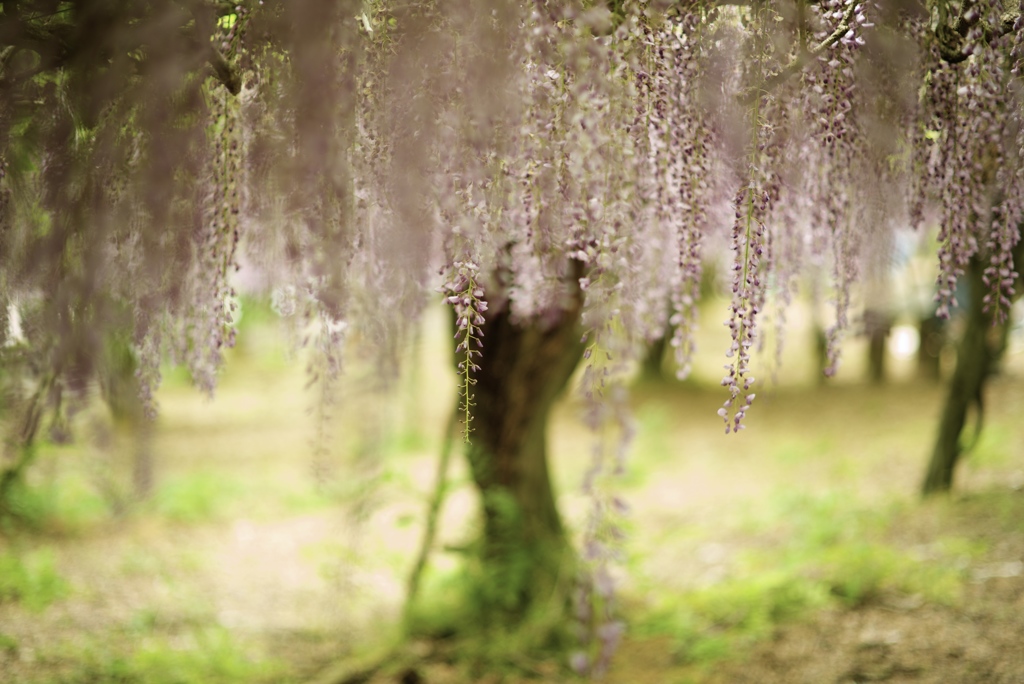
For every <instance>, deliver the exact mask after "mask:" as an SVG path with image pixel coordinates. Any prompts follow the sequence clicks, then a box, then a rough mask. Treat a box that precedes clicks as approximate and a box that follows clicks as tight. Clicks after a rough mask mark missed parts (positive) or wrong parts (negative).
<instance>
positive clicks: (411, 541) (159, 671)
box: [0, 315, 1024, 684]
mask: <svg viewBox="0 0 1024 684" xmlns="http://www.w3.org/2000/svg"><path fill="white" fill-rule="evenodd" d="M248 325H249V328H248V329H247V330H246V329H244V330H243V332H242V335H241V347H240V348H239V349H238V350H237V351H236V353H234V355H233V356H232V358H231V359H230V362H229V364H228V367H227V369H226V371H225V374H224V377H223V378H222V383H221V386H220V388H219V390H218V396H217V398H216V400H215V401H213V402H210V401H207V400H205V399H203V398H202V397H199V396H197V394H196V393H195V391H194V390H192V389H191V388H190V387H188V385H187V382H186V381H184V380H183V379H182V378H181V377H180V376H179V375H176V374H173V373H172V374H170V377H169V378H168V381H167V383H166V385H165V387H164V389H163V390H162V392H161V395H160V402H161V416H160V419H159V422H158V424H157V426H156V430H155V434H154V435H153V438H152V443H151V448H152V450H153V454H154V457H155V463H156V487H155V490H154V492H153V495H152V496H151V498H150V499H149V500H148V501H146V502H143V503H138V504H133V503H131V495H130V487H129V479H128V478H127V476H126V472H127V466H126V463H127V461H128V460H129V459H130V454H131V452H132V448H133V447H132V444H131V438H130V436H128V435H120V434H116V433H114V434H113V437H112V438H110V439H107V440H100V441H97V440H96V439H93V437H94V434H93V433H94V432H96V431H98V430H99V431H101V428H102V426H103V425H104V420H105V416H104V414H103V411H102V407H93V408H92V409H90V410H89V411H87V412H86V413H85V414H83V415H82V416H80V418H79V421H78V422H79V430H78V434H79V439H78V441H77V442H76V444H73V445H70V446H64V447H56V446H48V447H46V448H45V449H44V450H43V453H42V454H41V457H40V462H39V463H38V464H37V466H36V467H35V469H34V471H33V473H32V483H33V490H32V492H31V494H29V495H26V496H24V497H23V501H21V507H22V510H23V511H25V512H26V516H27V517H28V518H29V519H30V520H32V521H34V523H35V525H36V526H35V529H34V530H32V531H29V532H17V533H15V532H13V531H11V530H7V531H6V532H5V534H4V536H3V538H2V539H0V673H3V676H2V677H0V679H2V680H3V681H5V682H6V681H12V682H25V683H28V684H56V683H58V682H62V683H72V682H75V683H77V682H83V683H84V682H96V681H110V682H124V683H129V682H132V683H134V682H139V683H142V682H146V683H149V682H153V683H155V684H164V683H167V684H172V683H173V684H178V683H182V684H184V683H192V682H196V683H199V682H204V683H205V682H223V683H225V684H227V683H234V682H289V681H296V682H297V681H306V680H307V678H309V677H311V676H313V675H314V674H315V673H316V672H318V671H319V670H320V668H322V667H323V666H324V665H326V664H327V663H330V662H332V661H334V660H336V659H338V658H340V657H343V656H345V655H346V654H352V653H358V652H361V651H363V650H365V649H370V648H372V647H374V646H375V645H379V644H380V643H381V642H383V641H386V640H387V639H388V638H389V637H390V636H392V635H393V634H394V630H395V627H396V624H397V620H398V616H399V614H400V609H401V602H402V592H403V583H404V579H405V574H406V573H407V572H408V569H409V567H410V565H411V562H412V558H413V553H414V551H415V548H416V544H417V542H418V539H419V535H420V534H421V525H422V511H423V508H424V506H425V498H426V496H427V495H428V493H429V491H430V489H431V486H432V483H433V471H434V458H435V456H436V452H437V450H438V444H439V442H440V433H441V431H442V427H443V425H444V423H445V421H446V417H447V413H448V411H449V410H450V408H451V405H452V401H453V397H454V387H453V380H452V378H451V377H450V375H449V370H448V364H447V363H446V362H445V361H446V357H445V356H444V353H443V349H442V347H441V346H440V345H444V344H446V342H445V341H444V339H445V338H446V337H447V336H446V335H445V334H443V333H444V326H443V323H442V322H441V321H440V320H434V321H432V326H433V327H432V328H429V329H428V330H427V331H426V332H425V333H424V337H423V341H422V342H421V345H420V348H419V351H418V352H416V353H418V354H419V355H420V358H421V362H420V363H418V364H416V367H417V368H418V370H417V372H416V373H415V374H414V375H413V376H412V377H408V378H406V379H405V381H403V384H402V385H401V386H400V387H399V389H398V390H397V391H396V392H395V393H392V394H389V395H377V397H376V398H373V397H371V398H370V399H367V398H365V396H362V397H361V398H360V399H358V400H356V399H354V398H353V397H344V396H343V397H342V402H341V404H340V405H341V409H340V415H339V417H338V418H337V420H336V425H335V429H334V431H333V437H332V439H331V444H332V445H333V446H334V448H333V449H331V450H329V452H328V453H326V454H323V453H318V452H317V451H316V450H315V449H314V448H313V445H312V444H311V437H312V435H313V434H314V433H315V430H314V429H313V427H314V419H313V417H312V416H311V415H310V412H309V409H310V408H311V407H312V406H313V399H312V398H311V397H310V396H309V395H308V394H307V393H305V392H304V391H303V386H304V384H305V377H304V374H303V371H302V364H301V363H299V362H298V361H296V360H294V359H290V358H289V356H288V354H287V353H286V351H285V347H284V346H283V345H282V344H281V342H280V340H279V339H277V338H275V337H273V336H268V335H266V334H265V331H263V333H261V330H263V326H262V324H261V323H260V317H259V316H255V315H254V316H252V317H251V319H250V322H249V324H248ZM705 348H706V349H708V357H707V358H708V360H707V362H706V364H705V367H704V368H703V369H702V372H703V373H704V374H705V375H708V376H710V375H711V374H713V373H714V371H713V370H710V369H711V368H713V367H714V365H716V364H718V363H719V360H720V359H719V358H718V357H717V355H716V354H717V352H718V349H717V348H716V347H714V340H713V339H712V340H710V342H709V343H708V344H706V345H705ZM800 350H801V347H800V346H799V345H798V344H793V345H792V346H791V347H790V350H789V351H788V352H787V354H789V355H790V356H791V358H790V359H789V360H788V361H789V362H790V365H789V366H787V367H788V368H790V370H789V371H788V373H789V375H786V376H782V379H783V380H788V382H784V383H783V384H781V385H780V386H779V387H778V388H777V389H776V390H774V391H773V392H767V393H766V392H759V399H758V402H757V404H755V408H754V410H753V411H752V412H751V414H750V417H749V427H748V429H747V430H745V431H744V432H742V433H740V434H739V435H730V436H726V435H724V434H722V429H721V424H720V422H719V420H718V419H717V417H716V416H715V411H716V409H717V407H718V406H719V405H720V403H721V401H722V400H723V397H722V396H721V392H720V391H719V390H717V389H713V388H707V387H704V386H700V385H695V386H687V385H681V384H675V383H671V384H661V383H655V384H644V385H640V386H638V387H637V388H636V390H635V392H634V399H633V402H634V415H635V417H636V420H637V424H638V428H639V430H638V437H637V439H636V442H635V444H634V447H633V450H632V458H631V463H630V469H629V472H628V473H627V475H626V476H625V478H624V479H623V481H622V483H621V485H620V486H621V489H622V493H623V495H624V496H625V498H626V499H627V500H628V501H629V503H630V505H631V508H632V511H631V513H630V516H629V523H628V524H629V529H630V537H629V540H628V542H627V543H626V546H625V550H626V552H627V556H626V558H627V560H626V562H625V563H624V566H623V567H622V568H621V572H620V575H621V579H622V587H621V598H622V603H623V610H624V613H625V617H626V619H627V621H628V623H629V631H628V636H627V639H626V642H625V644H624V645H623V647H622V649H621V651H620V653H619V656H618V658H617V659H616V661H615V663H614V666H613V668H612V671H611V672H610V674H609V677H608V679H609V680H610V681H614V682H668V683H669V684H672V683H682V682H864V681H893V682H898V681H911V680H912V681H915V682H922V681H925V682H1000V681H1005V682H1011V681H1021V680H1024V656H1021V655H1020V648H1019V644H1020V643H1024V577H1022V575H1024V572H1022V570H1024V568H1022V565H1024V563H1022V562H1024V522H1022V521H1024V493H1022V492H1021V486H1022V485H1024V424H1022V423H1021V422H1020V419H1019V418H1020V416H1022V415H1024V386H1022V383H1021V381H1020V379H1019V378H1020V370H1019V366H1020V363H1019V358H1018V357H1014V358H1013V359H1012V361H1013V362H1012V363H1011V364H1010V365H1009V367H1008V369H1007V373H1006V374H1005V375H1004V376H1003V377H1002V378H1000V379H999V380H997V381H996V382H995V383H994V386H993V388H992V394H991V396H990V397H989V401H988V416H987V419H986V428H985V432H984V435H983V437H982V439H981V441H980V443H979V444H978V446H977V447H976V448H975V450H974V451H973V452H972V453H971V455H970V456H969V457H968V460H967V461H966V462H965V463H964V465H963V466H962V468H961V470H960V472H959V474H958V484H957V486H958V491H959V494H958V495H957V496H955V497H953V498H951V499H948V500H941V501H935V502H929V503H927V504H922V503H920V502H919V501H918V499H917V496H916V490H917V486H918V482H919V479H920V478H921V476H922V474H923V469H924V463H925V459H926V457H927V455H928V451H929V447H930V440H931V437H932V431H933V427H934V421H935V417H936V416H937V415H938V409H939V405H940V401H941V392H942V388H941V387H938V386H929V385H919V384H912V383H907V382H903V381H901V382H895V383H893V384H890V385H886V386H883V387H871V386H865V385H861V384H858V382H857V379H858V377H859V374H860V369H859V368H857V364H856V361H857V360H858V358H859V355H860V352H859V350H858V349H857V348H856V347H855V346H854V347H852V348H851V349H849V350H848V352H849V355H850V363H848V364H847V370H846V371H845V376H844V377H841V378H840V381H839V382H838V383H836V384H835V385H833V386H829V387H825V388H820V389H819V388H816V387H815V386H814V383H813V381H812V380H811V375H810V373H809V372H808V370H807V368H806V367H805V366H801V365H800V363H799V360H800V357H801V351H800ZM410 353H413V352H410ZM803 354H804V355H805V356H806V349H805V350H804V352H803ZM793 359H796V361H797V363H795V364H794V363H792V361H793ZM893 370H894V375H895V376H897V377H905V376H906V374H907V368H906V366H897V367H895V368H894V369H893ZM364 374H365V372H364ZM356 375H357V376H358V375H359V371H358V369H356ZM366 375H372V374H366ZM357 428H358V429H357ZM590 439H591V438H590V436H589V434H588V433H587V431H586V429H585V428H584V427H583V426H582V424H581V423H580V421H579V407H578V406H577V405H576V403H575V402H574V400H572V399H571V398H569V399H568V400H567V401H565V402H563V403H562V404H561V405H560V406H559V407H558V408H557V410H556V415H555V420H554V421H553V425H552V435H551V440H552V453H553V454H554V455H555V456H554V463H553V466H554V469H555V476H556V481H557V484H558V488H559V491H560V504H561V506H562V509H563V511H564V512H565V516H566V518H567V520H568V522H569V524H570V526H572V527H573V528H574V529H579V527H580V526H581V523H582V521H583V519H584V515H585V511H586V505H587V502H586V500H584V499H583V497H582V496H581V495H580V494H579V493H578V489H579V482H580V479H581V476H582V473H583V470H584V469H585V468H586V466H587V463H588V453H589V447H590ZM474 505H475V504H474V499H473V495H472V492H471V490H470V488H469V487H468V485H467V482H466V474H465V470H464V468H463V467H462V466H461V464H457V466H456V468H455V470H454V472H453V474H452V490H451V493H450V495H449V497H448V499H447V501H446V505H445V509H444V516H443V519H442V525H441V529H442V538H441V540H440V545H442V546H444V545H453V546H457V545H458V544H460V543H462V542H463V541H464V540H465V538H466V536H467V535H468V534H469V533H470V530H471V526H472V519H473V511H474ZM122 509H124V510H123V511H122ZM459 558H460V557H459V555H458V554H455V553H447V552H443V551H442V552H439V553H437V554H435V556H434V558H433V561H432V564H431V572H430V575H429V576H428V582H427V584H426V587H425V592H426V595H425V597H424V602H425V604H426V605H428V606H433V610H435V611H438V612H442V611H444V610H447V609H448V608H450V604H449V603H446V601H447V600H448V598H449V595H448V591H449V590H450V588H451V582H453V581H454V579H453V578H456V577H457V571H458V561H459ZM528 669H530V670H531V671H532V672H533V675H534V677H535V678H536V677H540V678H541V679H546V680H551V681H558V680H562V679H571V675H569V674H567V671H566V669H565V667H564V662H563V661H561V660H558V661H555V660H553V661H551V662H540V663H532V664H531V665H530V667H529V668H528ZM517 672H519V673H520V674H521V670H519V671H517ZM420 674H421V676H423V677H424V678H425V680H426V681H428V682H464V681H499V680H500V679H501V678H502V676H505V677H506V678H507V679H510V680H514V679H516V678H517V677H518V676H519V675H516V674H509V673H508V672H504V673H501V672H499V673H494V672H490V673H486V672H484V673H481V672H479V671H475V670H473V668H472V663H471V662H469V661H466V660H463V659H459V658H455V659H453V661H452V662H435V663H434V664H432V665H429V666H427V667H425V668H423V669H422V670H421V671H420ZM381 681H385V680H384V679H381ZM391 681H393V680H391Z"/></svg>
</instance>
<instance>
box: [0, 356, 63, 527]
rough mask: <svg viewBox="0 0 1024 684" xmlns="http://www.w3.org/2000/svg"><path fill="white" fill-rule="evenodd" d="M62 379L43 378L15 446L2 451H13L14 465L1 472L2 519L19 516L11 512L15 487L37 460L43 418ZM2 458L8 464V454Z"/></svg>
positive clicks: (51, 375) (55, 374) (53, 374)
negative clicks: (10, 515) (9, 515)
mask: <svg viewBox="0 0 1024 684" xmlns="http://www.w3.org/2000/svg"><path fill="white" fill-rule="evenodd" d="M59 377H60V371H59V370H53V371H51V372H49V373H48V374H47V375H45V376H44V377H43V379H42V380H41V381H40V383H39V387H38V388H37V389H36V391H35V393H34V394H33V395H32V398H31V399H30V400H29V401H28V404H27V406H26V407H25V412H24V415H23V417H22V419H21V426H20V428H19V430H18V434H17V436H16V437H15V438H14V439H13V440H12V443H10V444H4V445H3V447H2V448H3V449H4V450H5V451H6V450H7V449H10V450H12V451H13V459H12V460H13V463H10V465H7V466H6V467H4V468H3V469H2V470H0V517H4V516H5V515H6V514H11V513H14V514H15V515H16V514H17V512H16V511H13V510H11V508H10V503H11V501H10V499H11V494H12V492H13V491H14V489H15V488H16V487H18V486H19V485H21V484H22V483H23V482H24V478H25V471H27V470H28V467H29V466H30V465H32V462H33V461H34V460H35V457H36V439H37V438H38V436H39V428H40V425H41V424H42V420H43V414H44V413H45V412H46V405H47V402H49V401H51V400H52V398H53V397H52V394H53V391H54V389H55V388H56V387H57V381H58V379H59ZM2 455H3V456H4V457H5V458H4V460H6V457H7V454H6V453H4V454H2Z"/></svg>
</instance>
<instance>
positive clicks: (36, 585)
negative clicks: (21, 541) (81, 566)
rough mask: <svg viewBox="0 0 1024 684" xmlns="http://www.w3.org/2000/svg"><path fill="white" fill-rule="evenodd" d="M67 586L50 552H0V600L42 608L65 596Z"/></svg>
mask: <svg viewBox="0 0 1024 684" xmlns="http://www.w3.org/2000/svg"><path fill="white" fill-rule="evenodd" d="M68 589H69V588H68V583H67V582H66V581H65V580H64V579H63V578H61V576H60V575H59V574H58V573H57V570H56V569H55V568H54V563H53V553H51V552H50V551H48V550H40V551H36V552H32V553H15V552H5V553H0V603H4V602H8V601H12V602H17V603H20V604H22V605H24V606H26V607H27V608H29V609H31V610H42V609H43V608H46V607H47V606H48V605H50V604H51V603H53V602H54V601H56V600H58V599H60V598H62V597H64V596H66V595H67V593H68Z"/></svg>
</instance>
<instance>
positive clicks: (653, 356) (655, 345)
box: [640, 332, 671, 380]
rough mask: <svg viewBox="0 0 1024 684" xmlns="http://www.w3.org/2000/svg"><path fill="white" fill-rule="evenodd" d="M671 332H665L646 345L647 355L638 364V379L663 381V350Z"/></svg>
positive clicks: (666, 345)
mask: <svg viewBox="0 0 1024 684" xmlns="http://www.w3.org/2000/svg"><path fill="white" fill-rule="evenodd" d="M670 335H671V332H666V333H665V334H664V335H662V336H661V337H659V338H658V339H656V340H654V341H652V342H651V343H650V344H649V345H647V355H646V356H644V359H643V361H642V362H641V363H640V377H641V379H644V380H664V379H665V370H664V368H665V350H666V348H667V347H668V338H669V336H670Z"/></svg>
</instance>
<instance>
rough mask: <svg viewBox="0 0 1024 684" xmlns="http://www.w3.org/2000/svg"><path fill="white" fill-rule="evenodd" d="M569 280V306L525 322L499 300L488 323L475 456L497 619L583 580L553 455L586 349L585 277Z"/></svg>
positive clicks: (515, 617) (510, 622)
mask: <svg viewBox="0 0 1024 684" xmlns="http://www.w3.org/2000/svg"><path fill="white" fill-rule="evenodd" d="M568 282H569V286H568V287H569V291H568V292H567V296H566V301H565V302H564V303H563V305H562V307H561V309H560V310H553V311H550V312H545V313H544V314H542V315H539V316H537V317H536V318H534V319H531V320H523V321H517V320H513V318H512V316H511V315H510V312H509V308H508V306H507V305H505V306H496V307H494V309H492V310H491V311H489V312H488V313H487V316H486V320H485V323H484V325H483V326H482V329H483V333H484V337H483V339H484V348H483V358H482V359H480V360H479V362H478V363H479V365H480V370H478V371H476V372H475V373H474V374H473V379H475V380H476V384H475V385H474V386H473V387H472V391H473V395H474V401H475V403H476V408H475V410H474V413H473V422H472V432H471V433H470V437H469V444H468V448H467V455H468V459H469V465H470V469H471V472H472V477H473V481H474V483H475V484H476V487H477V489H478V491H479V492H480V495H481V501H482V508H483V510H482V513H483V529H482V534H481V539H480V544H479V554H480V556H479V560H480V566H479V567H480V568H481V570H482V577H481V578H480V579H481V580H482V581H481V585H480V587H479V588H480V589H481V594H480V597H479V599H480V602H481V603H480V608H481V610H482V611H483V617H484V618H485V620H486V621H487V622H488V623H490V622H492V621H495V620H496V621H498V622H500V624H502V625H505V626H514V624H515V623H517V622H518V621H521V620H522V619H523V618H524V617H525V616H526V613H527V611H528V609H530V608H532V607H534V606H536V605H538V603H541V602H546V601H547V600H548V599H551V600H554V601H559V600H563V599H564V596H565V595H564V594H562V595H561V599H560V597H559V595H560V593H561V592H560V589H561V588H563V587H567V585H568V584H569V583H570V581H571V580H572V579H573V573H572V572H571V552H570V546H569V543H568V540H567V538H566V534H565V530H564V529H563V527H562V522H561V518H560V517H559V514H558V508H557V505H556V501H555V493H554V489H553V487H552V483H551V476H550V473H549V470H548V461H547V426H548V416H549V414H550V411H551V407H552V405H553V404H554V401H555V399H556V397H557V396H558V394H559V393H560V392H561V391H562V389H563V388H564V387H565V385H566V383H567V382H568V380H569V378H570V376H571V375H572V373H573V370H574V369H575V368H576V365H577V364H578V363H579V360H580V357H581V355H582V352H583V345H582V343H581V342H580V325H579V322H580V312H581V309H582V300H583V297H582V293H581V292H580V290H579V287H578V284H577V283H578V278H577V277H573V278H572V279H571V280H569V281H568ZM563 603H564V600H563Z"/></svg>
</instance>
